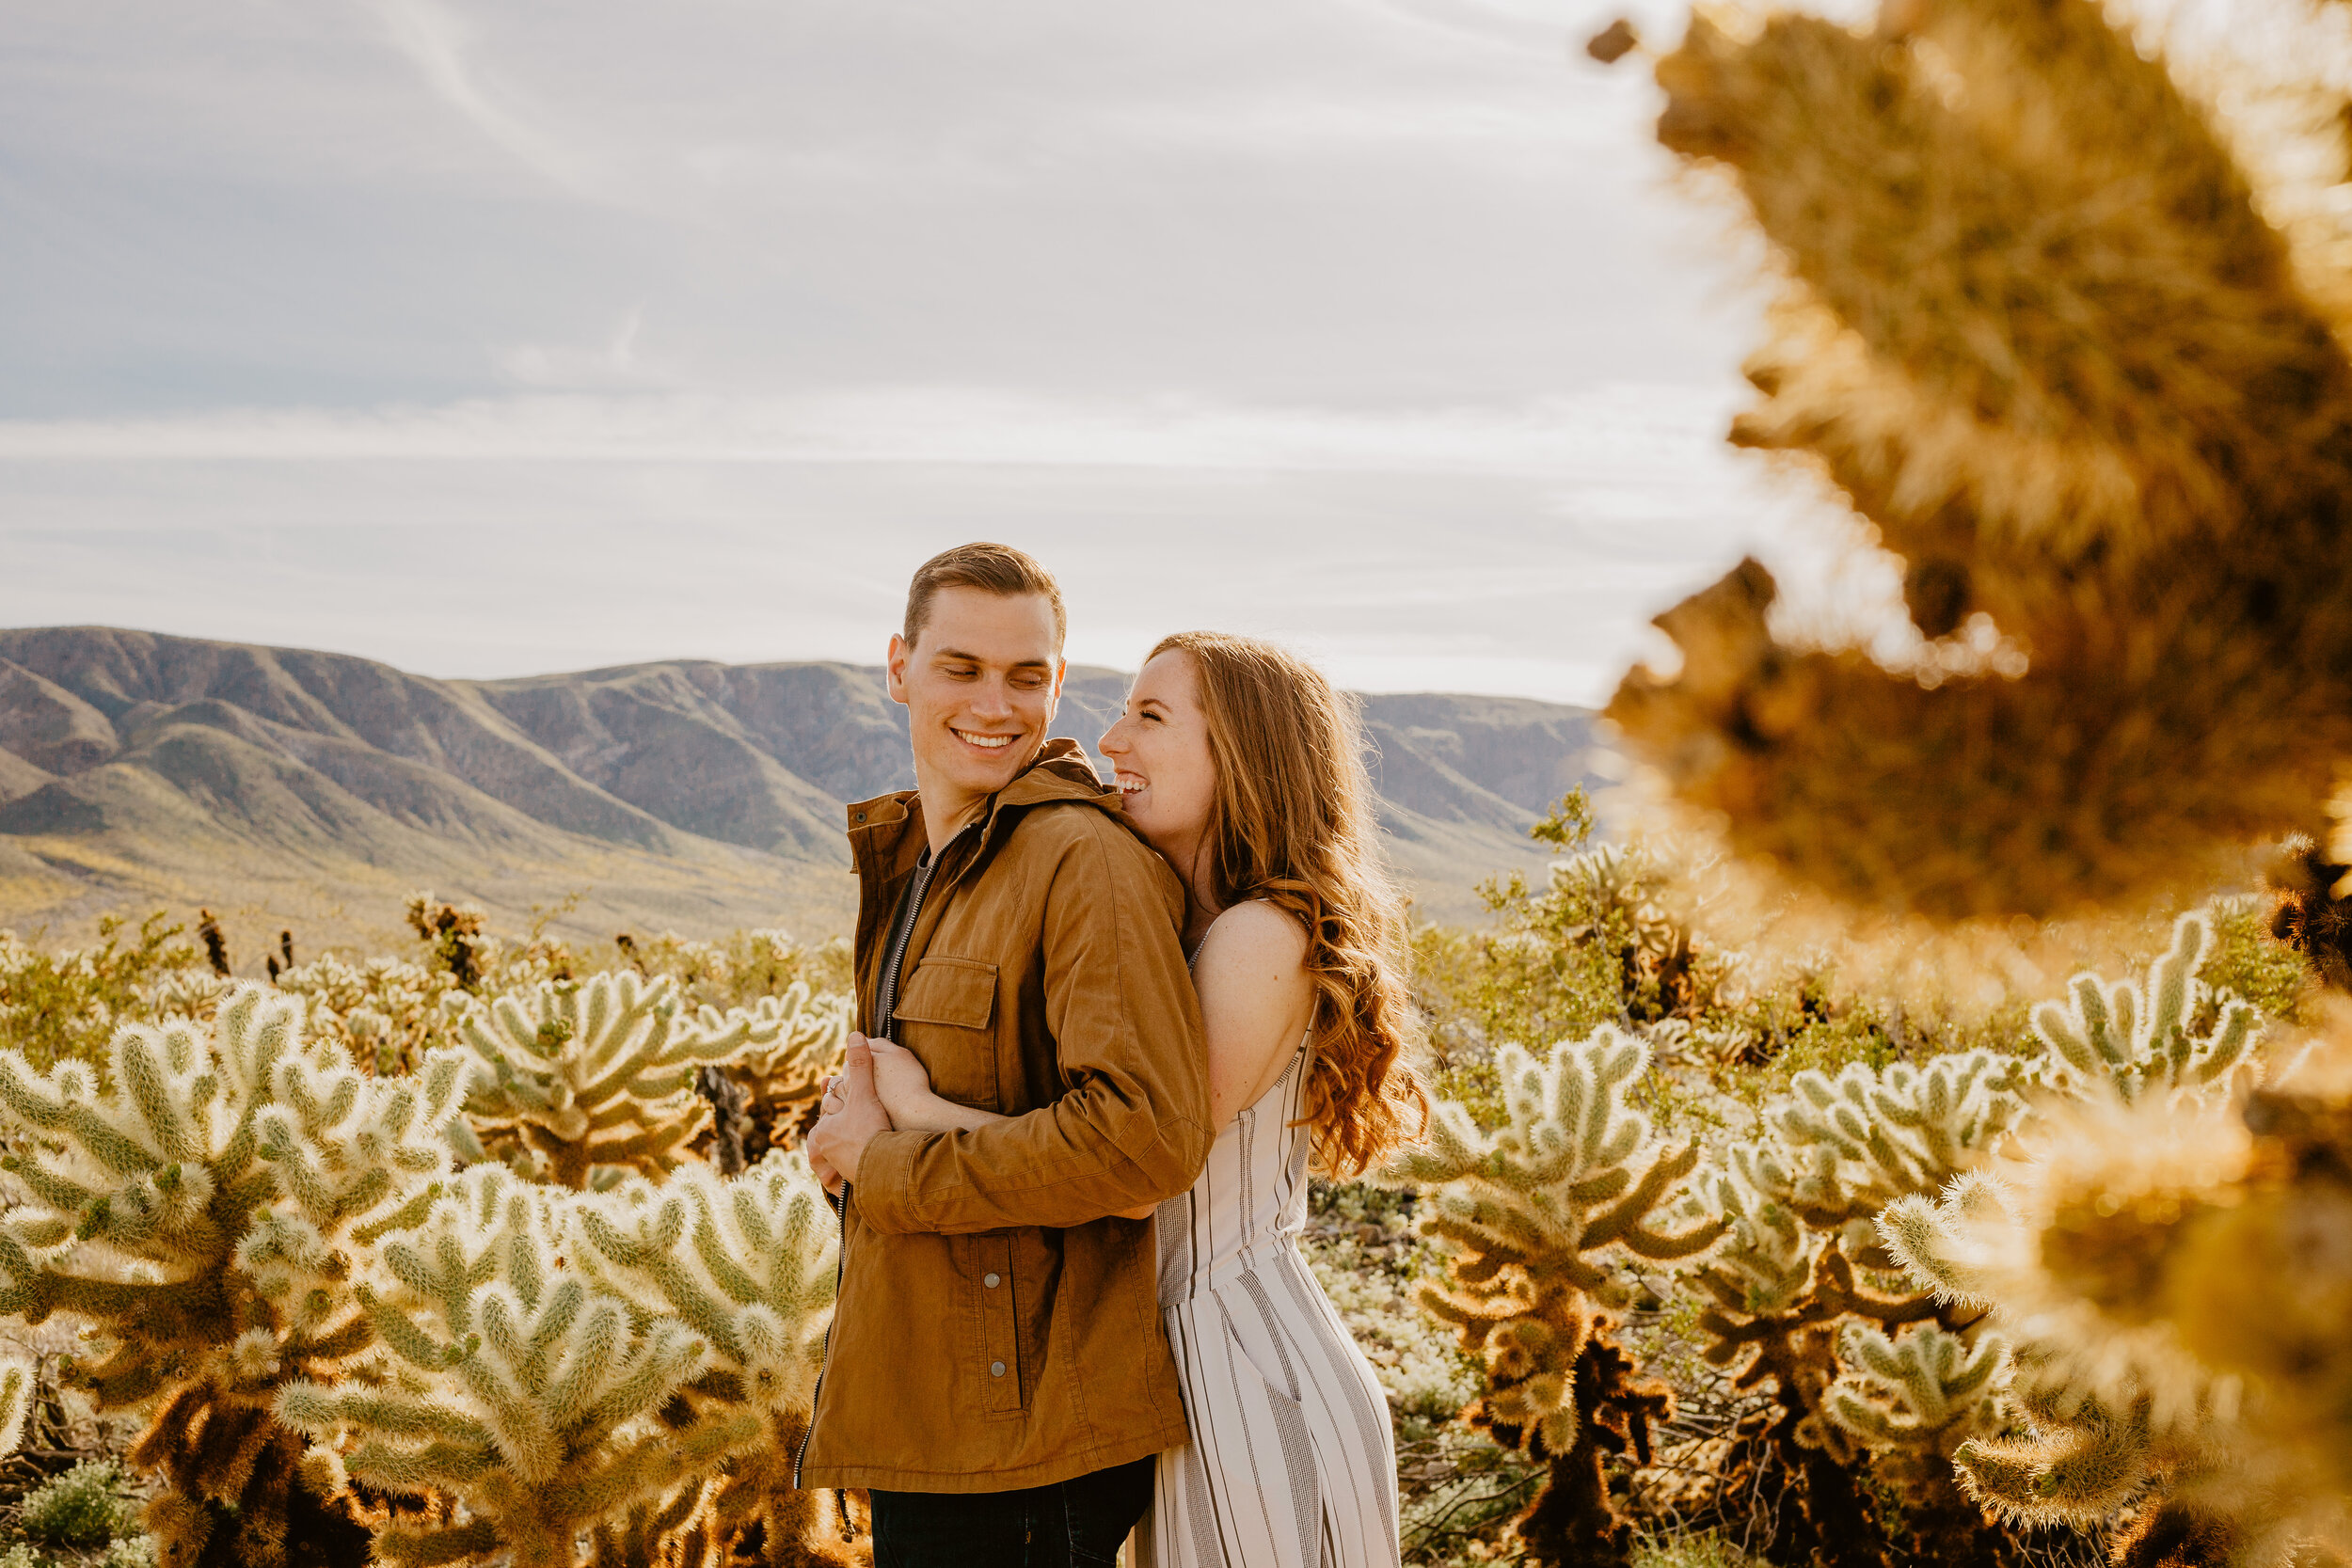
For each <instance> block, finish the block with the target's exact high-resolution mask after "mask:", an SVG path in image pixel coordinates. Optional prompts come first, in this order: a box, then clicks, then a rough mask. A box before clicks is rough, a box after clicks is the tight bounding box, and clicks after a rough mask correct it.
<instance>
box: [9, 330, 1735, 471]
mask: <svg viewBox="0 0 2352 1568" xmlns="http://www.w3.org/2000/svg"><path fill="white" fill-rule="evenodd" d="M634 330H635V329H634V318H633V317H632V318H630V319H629V320H628V321H625V322H624V324H623V325H622V327H621V329H620V330H619V331H618V332H617V333H616V335H615V337H614V340H613V341H612V344H610V345H609V346H608V347H607V348H606V349H604V350H602V351H599V352H598V353H596V354H594V355H592V356H586V357H587V360H588V363H587V364H586V365H585V366H582V365H580V364H576V363H567V362H564V361H563V360H561V359H560V358H558V357H555V356H548V355H547V354H544V353H539V352H537V351H533V354H532V357H531V358H529V359H528V360H526V361H525V368H528V369H532V370H535V371H537V372H542V373H544V374H545V375H546V376H547V377H548V378H549V379H557V378H559V377H561V378H568V379H571V380H573V381H575V382H576V381H579V380H584V379H591V378H592V377H593V375H594V373H596V372H603V373H606V374H609V375H612V376H616V377H617V376H623V375H626V374H627V373H628V368H629V365H630V363H631V359H630V351H629V345H630V341H631V340H632V339H633V337H634ZM1724 408H1725V399H1724V397H1723V396H1722V395H1720V393H1718V392H1716V391H1712V390H1709V389H1708V388H1691V387H1674V386H1654V385H1653V386H1645V385H1638V384H1636V385H1613V386H1608V387H1603V388H1597V389H1596V390H1595V391H1593V392H1590V393H1585V394H1581V395H1575V396H1560V397H1549V398H1539V399H1534V400H1531V401H1528V402H1526V403H1522V404H1509V405H1492V404H1489V405H1478V404H1457V405H1439V406H1435V407H1421V408H1409V407H1408V408H1385V409H1368V408H1347V407H1330V406H1313V405H1304V406H1301V405H1292V406H1283V405H1268V404H1230V403H1214V402H1209V401H1205V400H1201V399H1198V398H1188V397H1169V398H1161V399H1144V400H1136V399H1119V398H1101V399H1087V400H1073V399H1053V398H1045V397H1040V396H1035V395H1028V394H1023V393H1019V392H1013V391H1004V390H989V389H973V388H898V389H885V390H876V391H865V392H843V393H834V394H826V395H820V396H808V397H734V398H724V397H715V396H709V395H704V394H695V393H672V394H662V395H639V396H626V395H603V396H599V395H577V394H576V395H554V394H542V395H528V394H527V395H519V396H513V397H506V398H497V399H476V400H469V401H466V402H461V403H456V404H448V405H444V406H439V407H429V408H410V409H390V410H369V411H359V412H345V411H334V410H325V409H299V410H268V409H250V410H230V411H222V412H215V413H202V414H193V415H183V416H174V417H170V418H163V419H130V420H46V421H33V420H19V421H0V460H6V461H17V462H42V461H49V462H59V461H63V462H91V461H109V462H136V461H142V460H179V461H185V460H212V461H245V462H271V461H294V462H320V461H334V460H353V459H370V460H403V459H410V460H433V461H445V460H452V459H506V460H517V459H529V460H533V461H550V460H554V461H567V462H588V463H602V462H656V461H660V462H696V463H742V462H750V463H758V462H777V463H828V462H831V463H1007V464H1030V465H1043V466H1058V467H1171V468H1240V469H1278V470H1290V471H1309V470H1332V471H1346V472H1364V473H1372V472H1390V471H1395V472H1411V473H1424V474H1443V473H1458V474H1465V475H1476V474H1509V475H1517V476H1523V477H1531V478H1532V477H1542V476H1547V475H1549V476H1555V477H1557V476H1565V475H1590V474H1591V473H1592V472H1593V471H1594V470H1595V468H1596V467H1599V468H1602V469H1607V470H1618V471H1623V472H1626V473H1629V474H1630V473H1636V472H1642V471H1645V470H1646V471H1647V472H1648V475H1649V477H1650V478H1652V479H1653V480H1655V481H1657V482H1660V483H1671V482H1672V478H1673V476H1674V475H1676V474H1677V473H1680V474H1684V475H1688V474H1692V473H1694V472H1696V473H1706V472H1717V471H1721V468H1722V464H1723V460H1724V459H1723V454H1721V453H1720V452H1719V451H1718V443H1717V436H1718V433H1719V431H1720V429H1721V426H1722V423H1723V417H1724ZM1634 499H1635V498H1633V497H1631V496H1629V495H1628V494H1627V493H1626V491H1625V490H1624V487H1623V485H1622V484H1620V485H1619V486H1618V487H1617V488H1616V489H1614V490H1610V489H1603V490H1600V491H1598V492H1597V493H1596V497H1595V500H1596V504H1597V505H1599V506H1601V507H1603V508H1613V509H1615V510H1618V511H1623V510H1625V509H1626V508H1627V507H1628V506H1629V504H1630V503H1632V502H1633V501H1634Z"/></svg>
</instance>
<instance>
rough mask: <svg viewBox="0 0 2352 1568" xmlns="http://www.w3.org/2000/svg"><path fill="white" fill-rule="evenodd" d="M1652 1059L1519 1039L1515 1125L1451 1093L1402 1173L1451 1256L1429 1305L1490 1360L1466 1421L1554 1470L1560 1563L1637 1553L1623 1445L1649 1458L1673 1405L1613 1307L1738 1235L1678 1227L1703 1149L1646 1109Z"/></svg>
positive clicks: (1542, 1500)
mask: <svg viewBox="0 0 2352 1568" xmlns="http://www.w3.org/2000/svg"><path fill="white" fill-rule="evenodd" d="M1648 1065H1649V1048H1648V1046H1647V1045H1646V1044H1645V1042H1643V1041H1641V1040H1638V1039H1634V1038H1631V1037H1628V1036H1626V1035H1624V1034H1622V1033H1620V1032H1618V1031H1617V1030H1615V1029H1613V1028H1608V1027H1603V1028H1601V1029H1599V1030H1597V1031H1596V1032H1595V1033H1594V1034H1593V1036H1592V1037H1589V1038H1588V1039H1584V1040H1563V1041H1560V1042H1559V1043H1557V1044H1556V1045H1554V1046H1553V1047H1552V1048H1551V1050H1550V1051H1549V1052H1548V1053H1545V1055H1544V1056H1542V1057H1541V1058H1537V1057H1534V1056H1531V1055H1530V1054H1529V1053H1527V1052H1526V1051H1524V1050H1522V1049H1521V1048H1519V1047H1518V1046H1516V1045H1506V1046H1504V1047H1503V1048H1502V1050H1501V1051H1500V1052H1498V1053H1497V1055H1496V1068H1497V1069H1498V1072H1499V1074H1500V1078H1501V1083H1502V1099H1503V1105H1504V1109H1505V1114H1506V1116H1507V1117H1508V1121H1507V1123H1506V1124H1505V1125H1504V1126H1502V1128H1500V1129H1498V1130H1497V1131H1495V1132H1491V1133H1489V1132H1482V1131H1481V1130H1480V1129H1479V1128H1478V1126H1477V1125H1476V1124H1475V1123H1474V1122H1473V1121H1472V1120H1471V1119H1470V1113H1469V1112H1468V1111H1466V1110H1465V1109H1464V1108H1463V1107H1462V1106H1460V1105H1458V1104H1456V1103H1454V1102H1452V1101H1439V1102H1438V1105H1437V1106H1436V1107H1435V1112H1434V1115H1433V1116H1432V1117H1431V1122H1430V1127H1429V1132H1428V1138H1427V1142H1426V1144H1425V1145H1424V1146H1423V1147H1422V1148H1417V1149H1414V1150H1412V1151H1409V1152H1408V1153H1406V1155H1405V1156H1403V1157H1402V1158H1401V1159H1400V1160H1399V1161H1398V1162H1397V1163H1396V1164H1395V1165H1393V1166H1392V1167H1391V1172H1390V1175H1391V1177H1392V1178H1394V1179H1396V1180H1405V1181H1411V1182H1415V1183H1418V1184H1420V1185H1421V1187H1422V1194H1423V1196H1422V1220H1421V1222H1420V1228H1421V1231H1422V1234H1423V1235H1425V1236H1427V1237H1429V1238H1430V1239H1431V1240H1432V1241H1433V1242H1435V1243H1437V1244H1438V1248H1439V1249H1440V1251H1441V1252H1442V1253H1443V1254H1444V1255H1445V1259H1446V1266H1447V1272H1448V1279H1447V1282H1446V1283H1444V1284H1442V1285H1440V1284H1436V1283H1429V1284H1424V1285H1423V1287H1422V1295H1421V1300H1422V1306H1423V1307H1425V1308H1426V1309H1427V1310H1428V1311H1429V1313H1430V1314H1431V1315H1432V1316H1434V1317H1436V1318H1437V1319H1438V1321H1440V1322H1442V1323H1451V1324H1453V1325H1454V1327H1455V1329H1456V1330H1457V1331H1458V1332H1459V1334H1460V1336H1461V1342H1462V1347H1463V1349H1464V1350H1465V1351H1467V1352H1469V1353H1470V1354H1473V1355H1475V1356H1477V1357H1478V1358H1479V1360H1480V1361H1481V1363H1482V1364H1483V1365H1484V1367H1485V1369H1486V1393H1485V1394H1484V1395H1482V1396H1481V1397H1480V1398H1479V1399H1478V1400H1477V1401H1476V1402H1474V1403H1473V1404H1472V1405H1471V1406H1470V1408H1469V1409H1468V1410H1467V1411H1465V1413H1464V1414H1465V1417H1466V1418H1467V1419H1469V1420H1470V1422H1471V1423H1472V1424H1473V1425H1477V1426H1480V1427H1484V1428H1486V1430H1487V1431H1489V1432H1491V1433H1493V1434H1494V1436H1495V1437H1496V1439H1497V1440H1498V1441H1500V1442H1502V1443H1503V1444H1505V1445H1506V1446H1508V1447H1512V1448H1523V1449H1526V1450H1527V1451H1528V1452H1529V1453H1531V1454H1532V1455H1534V1456H1535V1457H1536V1458H1539V1459H1542V1460H1545V1461H1547V1462H1548V1464H1549V1476H1548V1479H1547V1481H1546V1484H1545V1486H1544V1489H1543V1490H1542V1492H1541V1493H1539V1494H1538V1495H1537V1497H1536V1498H1535V1499H1534V1502H1533V1503H1532V1504H1530V1505H1529V1507H1528V1508H1527V1510H1526V1511H1525V1512H1524V1513H1521V1514H1520V1515H1519V1518H1518V1522H1517V1528H1518V1535H1519V1538H1520V1539H1521V1540H1522V1541H1523V1542H1524V1543H1525V1544H1527V1546H1528V1548H1529V1549H1530V1550H1531V1551H1532V1552H1534V1554H1535V1555H1536V1556H1537V1557H1538V1558H1539V1559H1541V1560H1549V1561H1558V1560H1575V1561H1586V1560H1596V1559H1606V1558H1608V1557H1610V1556H1612V1555H1613V1554H1616V1553H1619V1552H1622V1550H1623V1549H1624V1546H1625V1544H1626V1540H1627V1535H1628V1526H1627V1523H1626V1521H1625V1520H1624V1519H1623V1518H1622V1517H1621V1516H1620V1514H1619V1513H1618V1511H1617V1509H1616V1507H1615V1505H1614V1503H1613V1501H1612V1498H1611V1496H1610V1491H1609V1486H1608V1478H1607V1469H1606V1460H1607V1457H1608V1456H1609V1455H1610V1454H1612V1453H1626V1452H1628V1451H1629V1450H1630V1452H1631V1454H1632V1456H1633V1457H1634V1458H1635V1459H1636V1460H1637V1461H1638V1462H1640V1463H1643V1464H1646V1463H1648V1460H1649V1455H1650V1426H1651V1424H1652V1423H1653V1422H1654V1421H1658V1420H1661V1419H1663V1418H1665V1417H1667V1416H1668V1415H1669V1414H1671V1412H1672V1409H1673V1395H1672V1393H1671V1392H1670V1391H1669V1390H1668V1389H1667V1387H1666V1386H1665V1385H1664V1384H1662V1383H1660V1382H1657V1381H1655V1380H1650V1379H1643V1378H1640V1377H1639V1376H1637V1375H1636V1368H1635V1364H1634V1362H1633V1360H1632V1358H1631V1356H1629V1354H1627V1353H1626V1351H1625V1349H1624V1347H1622V1346H1621V1345H1620V1344H1618V1343H1617V1342H1616V1340H1615V1339H1614V1338H1612V1336H1611V1333H1610V1331H1611V1330H1612V1329H1613V1328H1614V1326H1615V1319H1614V1317H1613V1312H1612V1309H1613V1308H1621V1307H1624V1306H1626V1305H1627V1304H1628V1302H1629V1298H1630V1293H1631V1292H1630V1291H1629V1287H1628V1285H1627V1282H1626V1280H1625V1277H1624V1272H1625V1270H1626V1268H1627V1266H1629V1265H1633V1264H1638V1263H1642V1262H1650V1263H1673V1262H1681V1261H1685V1260H1688V1259H1692V1258H1693V1257H1695V1256H1697V1255H1699V1254H1701V1253H1703V1252H1705V1251H1706V1250H1707V1248H1708V1247H1709V1246H1711V1245H1713V1244H1714V1243H1715V1242H1716V1240H1717V1238H1718V1237H1720V1236H1721V1235H1722V1234H1723V1232H1724V1222H1723V1221H1721V1220H1720V1219H1707V1218H1696V1219H1692V1220H1690V1221H1688V1222H1685V1223H1682V1224H1681V1225H1680V1226H1679V1227H1678V1228H1668V1227H1667V1221H1666V1216H1667V1214H1668V1212H1670V1211H1671V1210H1672V1209H1673V1208H1674V1207H1675V1205H1676V1203H1677V1200H1678V1199H1679V1198H1680V1196H1682V1189H1683V1186H1684V1183H1685V1182H1686V1181H1687V1180H1689V1179H1690V1177H1691V1175H1692V1171H1693V1170H1694V1169H1695V1168H1696V1167H1697V1164H1698V1149H1697V1148H1696V1147H1695V1146H1684V1147H1681V1148H1669V1147H1668V1146H1666V1145H1665V1144H1663V1143H1662V1142H1661V1141H1660V1140H1658V1139H1657V1138H1655V1137H1654V1136H1653V1135H1652V1134H1651V1132H1650V1125H1649V1120H1648V1118H1647V1117H1645V1116H1644V1115H1643V1114H1642V1113H1641V1112H1639V1111H1637V1110H1634V1109H1633V1108H1632V1107H1631V1106H1630V1104H1629V1103H1628V1099H1629V1092H1630V1091H1631V1089H1632V1087H1633V1085H1635V1083H1636V1082H1637V1081H1638V1080H1639V1079H1640V1077H1641V1075H1642V1073H1643V1072H1644V1071H1645V1069H1646V1068H1647V1067H1648Z"/></svg>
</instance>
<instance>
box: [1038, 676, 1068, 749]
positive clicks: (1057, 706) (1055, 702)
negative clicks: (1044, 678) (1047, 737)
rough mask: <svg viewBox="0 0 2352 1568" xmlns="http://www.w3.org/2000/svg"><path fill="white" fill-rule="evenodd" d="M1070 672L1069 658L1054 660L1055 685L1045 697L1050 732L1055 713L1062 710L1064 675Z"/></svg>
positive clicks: (1046, 719)
mask: <svg viewBox="0 0 2352 1568" xmlns="http://www.w3.org/2000/svg"><path fill="white" fill-rule="evenodd" d="M1069 673H1070V661H1069V660H1068V659H1066V658H1057V659H1056V660H1054V686H1053V689H1052V690H1051V691H1050V692H1049V693H1048V694H1047V695H1046V698H1045V728H1046V730H1047V731H1048V733H1050V732H1051V731H1052V730H1053V728H1054V715H1055V714H1057V713H1058V712H1060V711H1061V683H1062V677H1063V676H1065V675H1067V674H1069ZM1039 744H1040V745H1042V744H1043V742H1042V741H1040V742H1039Z"/></svg>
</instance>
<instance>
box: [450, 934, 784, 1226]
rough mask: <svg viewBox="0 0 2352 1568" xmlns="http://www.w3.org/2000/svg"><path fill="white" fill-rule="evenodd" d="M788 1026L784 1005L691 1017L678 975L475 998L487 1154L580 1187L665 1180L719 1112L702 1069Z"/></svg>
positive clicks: (467, 1038) (462, 1023) (469, 1007)
mask: <svg viewBox="0 0 2352 1568" xmlns="http://www.w3.org/2000/svg"><path fill="white" fill-rule="evenodd" d="M786 1022H787V1020H786V1019H785V1018H784V1017H783V1016H782V1015H781V1014H780V1013H777V1012H775V1011H774V1010H772V1009H771V1010H770V1011H769V1012H768V1013H767V1014H765V1015H764V1016H763V1015H762V1014H759V1013H746V1012H743V1011H741V1010H739V1009H737V1010H731V1011H729V1012H727V1013H724V1014H721V1013H719V1012H718V1011H717V1010H716V1009H714V1008H708V1007H706V1008H703V1009H702V1010H701V1011H699V1012H686V1011H685V1010H684V1009H683V1007H682V1005H681V1004H680V1002H679V1000H678V994H677V986H676V983H675V981H673V980H670V979H668V978H666V977H665V978H661V979H657V980H652V981H647V980H645V979H644V977H643V976H641V975H639V974H636V973H634V972H633V971H628V970H622V971H619V972H617V973H605V974H596V975H593V976H591V977H590V978H588V979H586V980H582V981H569V980H547V981H541V982H540V983H538V984H537V985H535V986H532V987H531V988H530V989H529V990H522V991H516V992H512V993H509V994H507V995H504V996H500V997H497V998H495V999H493V1000H489V1001H482V1000H473V1001H471V1002H469V1003H468V1004H466V1005H465V1011H464V1013H463V1015H462V1016H461V1017H460V1019H459V1021H458V1029H457V1034H458V1037H459V1038H460V1039H461V1040H463V1041H464V1043H465V1044H466V1046H467V1047H468V1048H469V1050H471V1051H472V1053H474V1055H475V1056H476V1058H477V1059H478V1062H479V1067H478V1069H477V1071H476V1077H475V1085H474V1092H473V1094H472V1095H471V1096H470V1097H469V1099H468V1101H467V1102H466V1112H467V1116H468V1117H469V1119H470V1121H471V1122H472V1124H473V1128H474V1131H475V1132H476V1134H477V1136H478V1137H479V1138H480V1139H481V1144H482V1149H483V1150H484V1151H486V1152H487V1153H488V1154H490V1155H491V1156H493V1157H496V1158H500V1159H503V1160H506V1161H507V1162H509V1163H510V1164H513V1165H515V1167H516V1169H517V1170H518V1171H519V1172H520V1173H522V1174H524V1175H526V1176H531V1177H533V1178H538V1179H544V1180H549V1181H553V1182H555V1183H557V1184H559V1185H562V1186H565V1187H573V1188H583V1187H587V1186H590V1185H591V1184H592V1183H601V1184H606V1185H609V1184H610V1183H611V1182H612V1181H614V1180H618V1179H619V1178H620V1177H622V1176H623V1175H626V1174H628V1173H629V1172H635V1173H637V1174H639V1175H643V1176H649V1177H660V1176H662V1175H664V1174H666V1173H667V1172H669V1171H671V1170H673V1169H675V1168H676V1166H677V1165H678V1164H679V1163H680V1162H681V1161H683V1160H685V1159H687V1158H688V1157H689V1156H688V1155H687V1154H686V1152H685V1151H686V1146H687V1145H688V1144H689V1143H691V1141H692V1140H693V1138H694V1135H695V1134H696V1133H697V1132H701V1130H702V1129H703V1127H704V1125H705V1124H706V1123H707V1120H708V1118H709V1115H710V1108H709V1105H708V1104H707V1102H706V1101H704V1100H703V1099H702V1098H701V1097H700V1096H699V1095H697V1094H695V1092H694V1086H693V1085H694V1070H695V1069H696V1068H698V1067H702V1066H706V1065H711V1064H718V1063H725V1062H729V1061H732V1060H734V1059H735V1058H737V1057H738V1056H739V1055H741V1054H742V1053H745V1052H746V1051H751V1050H756V1049H760V1048H764V1047H767V1046H770V1045H772V1044H773V1043H774V1042H775V1041H776V1040H777V1039H778V1038H779V1037H780V1036H781V1035H782V1033H783V1030H784V1027H785V1024H786ZM469 1152H472V1151H469Z"/></svg>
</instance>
